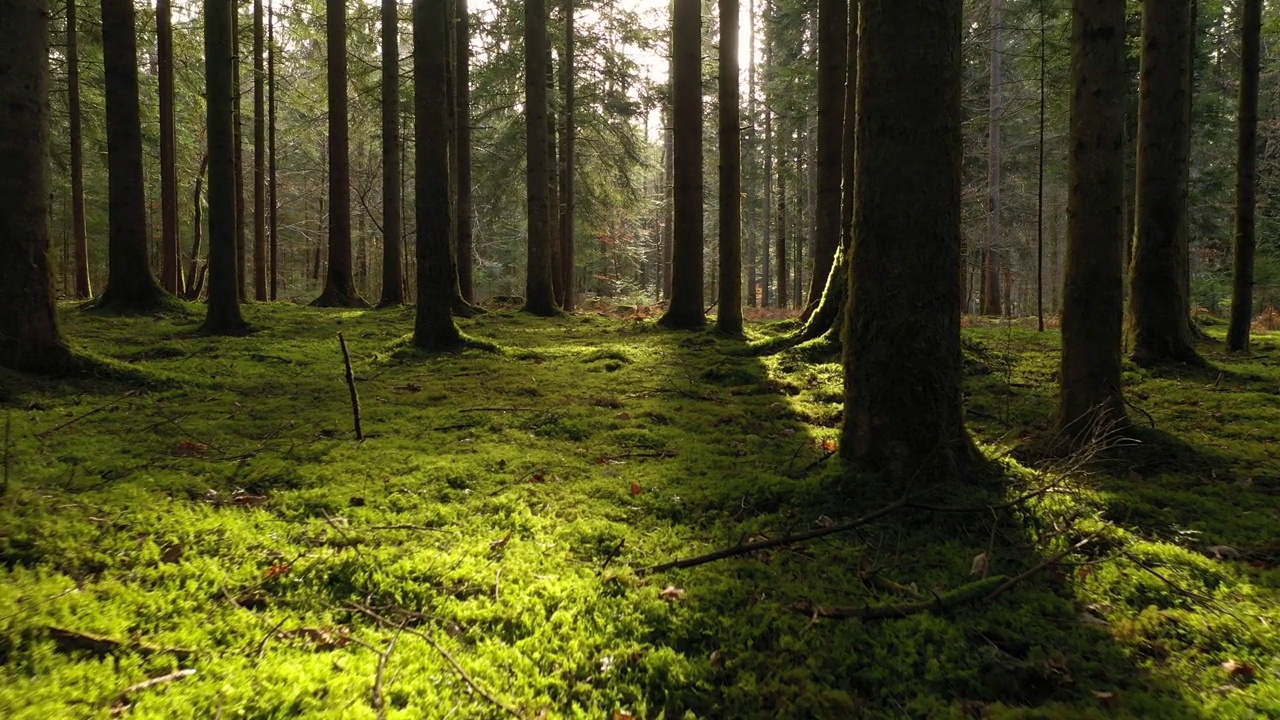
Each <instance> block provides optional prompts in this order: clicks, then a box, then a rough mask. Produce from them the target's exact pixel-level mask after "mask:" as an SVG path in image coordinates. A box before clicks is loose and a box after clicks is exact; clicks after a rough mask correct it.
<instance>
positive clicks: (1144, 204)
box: [1129, 0, 1202, 366]
mask: <svg viewBox="0 0 1280 720" xmlns="http://www.w3.org/2000/svg"><path fill="white" fill-rule="evenodd" d="M1190 16H1191V8H1190V3H1189V0H1165V2H1159V3H1148V4H1147V5H1146V6H1145V8H1144V11H1143V15H1142V80H1141V89H1140V91H1139V109H1138V180H1137V184H1138V192H1137V208H1136V214H1137V224H1138V231H1137V240H1136V243H1135V245H1134V250H1133V265H1132V268H1131V273H1132V275H1131V280H1130V294H1129V334H1130V338H1131V343H1130V345H1131V347H1132V349H1133V360H1134V362H1136V363H1138V364H1139V365H1144V366H1146V365H1153V364H1155V363H1159V362H1162V361H1181V362H1190V363H1195V364H1199V363H1201V362H1202V360H1201V359H1200V357H1199V355H1198V354H1197V353H1196V350H1195V346H1194V341H1193V339H1192V337H1191V327H1190V324H1189V319H1188V318H1189V317H1190V316H1191V301H1190V298H1189V297H1188V296H1187V290H1188V288H1187V283H1186V275H1187V267H1186V251H1185V248H1184V247H1183V246H1184V245H1185V243H1186V242H1187V206H1186V202H1185V198H1186V192H1185V184H1186V181H1187V180H1186V178H1187V176H1186V174H1185V172H1184V166H1185V164H1186V162H1187V160H1188V152H1187V143H1188V142H1189V140H1190V137H1189V135H1188V124H1189V122H1190V118H1189V117H1188V116H1189V112H1190V105H1189V104H1188V102H1187V98H1188V93H1189V92H1190V77H1191V73H1190V69H1191V68H1190V53H1189V52H1188V50H1187V48H1188V43H1189V38H1188V33H1189V32H1190V29H1191V17H1190Z"/></svg>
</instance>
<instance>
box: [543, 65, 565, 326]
mask: <svg viewBox="0 0 1280 720" xmlns="http://www.w3.org/2000/svg"><path fill="white" fill-rule="evenodd" d="M546 69H547V98H548V102H547V202H548V206H549V207H550V208H551V214H550V220H549V223H548V227H549V231H550V234H551V293H552V295H554V296H555V299H556V307H559V308H563V307H564V272H563V268H564V241H563V238H562V237H561V236H560V230H561V225H560V216H561V213H562V211H563V208H562V207H561V205H560V154H559V152H558V150H559V148H558V147H557V144H558V136H559V134H560V129H559V126H558V125H557V124H556V104H555V102H554V100H552V98H554V97H555V92H556V73H555V63H554V61H553V59H552V56H551V43H550V42H549V41H548V43H547V65H546Z"/></svg>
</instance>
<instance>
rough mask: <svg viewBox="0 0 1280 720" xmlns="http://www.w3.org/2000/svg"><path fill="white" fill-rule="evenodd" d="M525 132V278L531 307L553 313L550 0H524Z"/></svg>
mask: <svg viewBox="0 0 1280 720" xmlns="http://www.w3.org/2000/svg"><path fill="white" fill-rule="evenodd" d="M524 12H525V27H524V34H525V38H524V45H525V47H524V61H525V65H524V67H525V80H524V91H525V109H524V113H525V134H526V140H525V143H526V147H525V152H526V157H527V165H528V167H527V173H526V174H527V177H526V184H527V186H528V187H527V188H526V192H527V195H528V203H529V209H528V212H529V257H528V271H527V277H526V280H525V306H524V309H525V311H526V312H530V313H533V314H534V315H543V316H551V315H555V314H556V313H557V312H558V308H557V307H556V301H555V288H554V286H553V284H552V277H551V275H552V272H553V269H552V257H551V253H552V249H551V198H550V190H551V187H550V181H551V172H550V170H551V169H550V168H549V167H547V142H548V138H547V67H546V62H547V44H548V43H547V6H546V2H545V0H529V1H528V2H526V3H525V6H524Z"/></svg>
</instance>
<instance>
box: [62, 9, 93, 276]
mask: <svg viewBox="0 0 1280 720" xmlns="http://www.w3.org/2000/svg"><path fill="white" fill-rule="evenodd" d="M76 2H77V0H67V111H68V114H69V118H68V123H69V125H70V134H71V225H72V233H73V235H74V237H75V258H76V265H75V267H76V282H75V293H76V297H78V298H82V299H84V298H89V297H91V296H92V295H93V285H92V283H91V282H90V280H89V236H88V233H87V232H86V229H85V217H84V140H83V133H82V131H81V114H82V113H81V110H80V43H79V34H80V32H79V29H78V28H77V26H76Z"/></svg>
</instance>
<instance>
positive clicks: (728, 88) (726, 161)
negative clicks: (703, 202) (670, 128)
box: [716, 0, 843, 335]
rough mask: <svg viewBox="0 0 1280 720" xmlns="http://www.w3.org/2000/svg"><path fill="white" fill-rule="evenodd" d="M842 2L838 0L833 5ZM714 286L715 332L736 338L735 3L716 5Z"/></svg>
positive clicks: (738, 133) (738, 139)
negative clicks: (716, 267)
mask: <svg viewBox="0 0 1280 720" xmlns="http://www.w3.org/2000/svg"><path fill="white" fill-rule="evenodd" d="M839 1H840V2H843V0H839ZM719 60H720V281H719V283H717V285H718V290H719V293H718V297H717V302H718V304H719V306H720V309H719V312H718V313H717V315H716V329H717V330H719V331H720V332H722V333H728V334H730V335H741V334H742V120H741V117H740V116H741V112H740V110H739V103H740V102H741V98H740V97H739V95H740V92H741V91H740V87H739V82H738V0H720V58H719Z"/></svg>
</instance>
